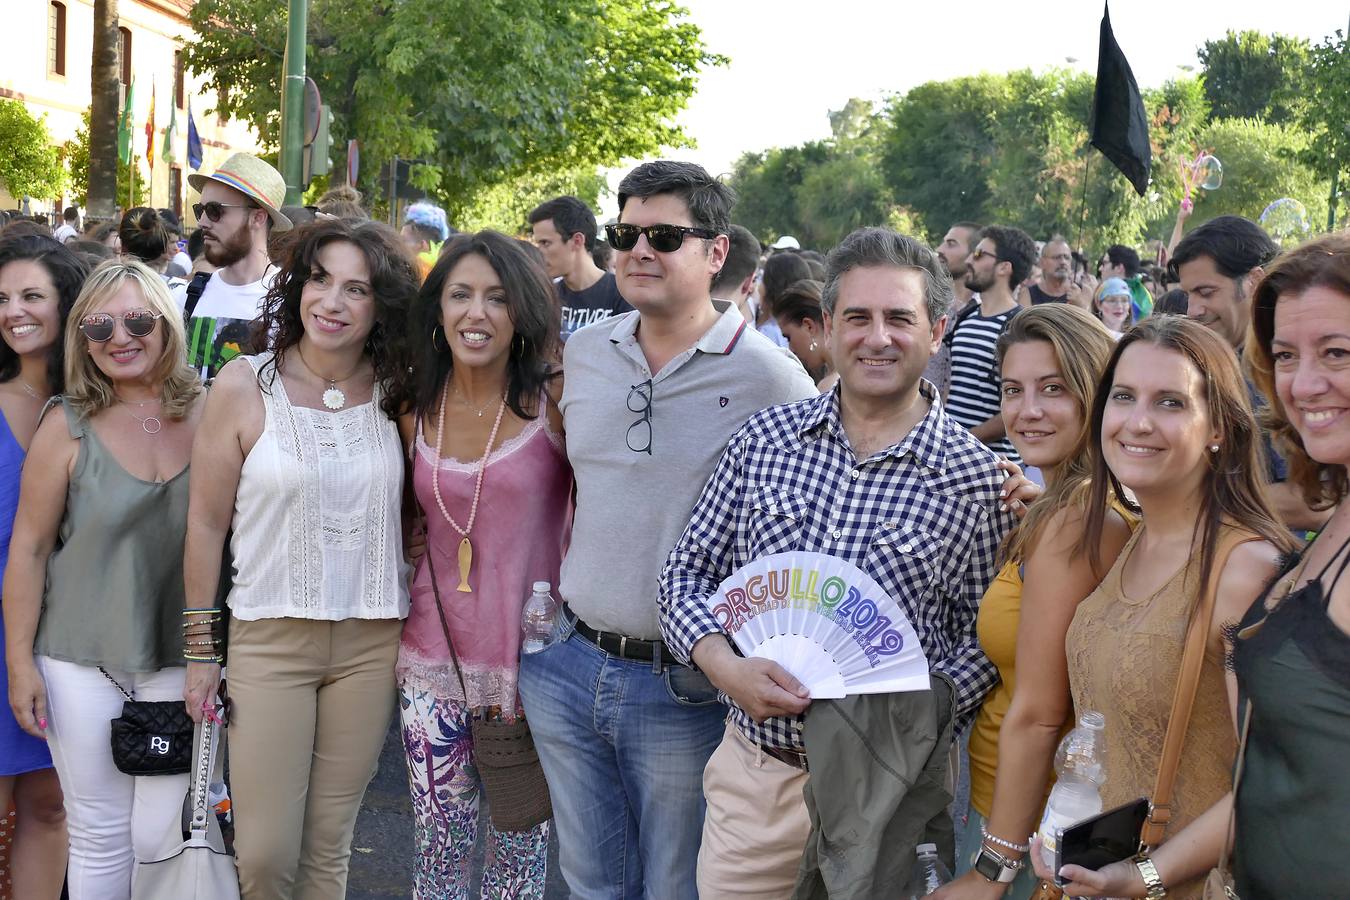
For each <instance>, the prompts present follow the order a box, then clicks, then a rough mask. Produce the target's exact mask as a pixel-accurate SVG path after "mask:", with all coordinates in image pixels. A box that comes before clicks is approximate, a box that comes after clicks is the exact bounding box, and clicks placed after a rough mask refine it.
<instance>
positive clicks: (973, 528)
mask: <svg viewBox="0 0 1350 900" xmlns="http://www.w3.org/2000/svg"><path fill="white" fill-rule="evenodd" d="M569 346H570V345H569ZM920 385H921V386H920V390H921V391H922V392H923V395H924V398H925V399H926V400H927V401H928V402H929V403H930V404H931V409H929V411H928V413H927V415H925V416H924V417H923V419H922V420H920V421H919V424H917V425H915V426H914V428H913V430H911V431H910V433H909V434H908V435H906V436H905V437H904V438H903V439H901V440H900V441H899V442H897V443H896V444H893V445H892V446H890V447H887V448H885V449H884V450H879V451H877V452H876V453H873V454H872V455H871V456H869V457H867V458H866V459H858V458H857V457H856V456H855V455H854V453H853V450H852V448H851V447H850V446H849V441H848V435H847V434H846V433H845V432H844V426H843V422H842V421H841V419H840V417H839V389H838V388H836V389H835V390H833V391H830V392H829V393H827V394H822V395H820V396H819V397H813V398H811V399H809V400H802V401H800V402H798V403H790V404H787V405H784V406H773V407H770V408H769V409H766V410H764V411H763V412H761V413H759V414H758V415H755V416H753V417H752V418H751V419H750V421H749V422H747V423H746V425H745V427H743V428H741V430H740V431H738V432H737V433H736V434H735V435H734V436H733V437H732V439H731V441H730V443H729V444H728V445H727V449H726V452H725V453H723V454H722V459H721V461H720V462H718V464H717V469H716V471H714V472H713V475H712V478H710V479H709V480H708V483H707V485H706V486H705V487H704V489H703V494H702V496H701V497H700V498H699V500H698V504H697V505H696V506H695V507H694V512H693V515H692V516H691V518H690V520H689V527H688V528H687V529H686V530H685V532H684V535H683V536H682V537H681V538H680V540H679V541H678V542H677V543H676V544H675V548H674V549H673V550H672V551H671V553H670V557H669V559H668V560H667V561H666V566H665V570H664V571H663V572H662V573H661V579H660V612H661V633H662V635H663V636H664V638H665V640H666V644H667V646H668V647H669V648H670V651H671V652H672V653H673V654H674V655H675V656H676V657H677V658H678V659H679V660H680V661H681V662H688V661H689V658H690V653H691V652H692V651H693V648H694V645H695V644H697V643H698V642H699V640H700V639H702V638H704V637H706V636H707V635H711V634H717V633H718V632H720V631H721V630H722V629H721V627H720V626H719V625H718V623H717V619H716V618H715V617H714V616H713V614H712V611H711V609H710V608H709V606H708V602H707V598H708V597H709V596H711V595H712V594H714V593H715V592H716V591H717V587H718V585H719V584H721V582H722V580H723V579H725V578H726V577H727V576H728V575H730V574H731V573H732V572H735V571H736V570H737V569H739V568H740V567H741V566H743V565H745V564H746V563H748V562H750V561H752V560H756V559H760V558H761V557H764V556H768V555H770V554H773V553H783V552H787V551H790V550H807V551H815V552H819V553H827V554H829V555H831V556H834V557H837V558H839V559H842V560H846V561H848V562H850V563H853V564H854V565H856V566H857V567H858V568H860V569H862V570H863V571H864V572H866V573H867V574H868V575H870V576H872V578H873V579H875V580H876V582H877V584H878V585H880V586H881V587H882V589H884V590H885V591H886V593H888V594H890V595H891V597H893V598H894V599H895V601H896V603H898V604H899V605H900V608H901V609H903V610H904V611H905V614H906V615H907V616H908V617H909V620H910V622H911V624H913V626H914V630H915V632H916V633H917V634H918V638H919V643H920V644H921V645H922V646H923V650H924V655H925V656H927V657H928V663H929V666H930V670H931V671H933V672H937V673H941V674H942V675H943V676H945V677H947V678H949V679H950V680H951V682H952V684H953V685H954V687H955V691H954V693H955V695H956V705H957V715H958V725H960V724H962V723H964V722H966V721H969V720H970V718H971V717H972V716H973V715H974V713H975V711H976V710H977V709H978V708H979V705H980V703H981V702H982V701H983V700H984V696H985V694H987V693H988V692H989V689H990V688H992V687H993V686H994V684H995V682H997V680H998V674H997V672H996V670H995V669H994V666H993V664H992V663H990V662H989V659H988V658H987V657H986V656H985V654H984V651H983V650H981V649H980V645H979V641H978V640H977V639H976V636H975V613H976V610H977V609H978V608H979V604H980V598H981V597H982V596H984V592H985V589H986V588H987V587H988V586H989V582H990V580H991V579H992V578H993V576H994V572H995V565H994V563H995V557H996V556H997V555H998V548H999V544H1000V542H1002V540H1003V536H1004V535H1005V534H1007V532H1008V530H1009V529H1010V528H1011V527H1012V525H1013V518H1012V516H1011V514H1009V513H1006V512H1002V511H1001V510H999V508H998V505H999V498H998V492H999V488H1000V487H1001V486H1002V484H1003V473H1002V472H1001V471H1000V470H999V469H997V468H995V462H996V460H995V458H994V455H993V454H992V453H990V452H989V450H988V449H986V448H985V447H984V446H982V445H981V444H980V442H979V441H977V440H975V439H974V438H973V437H971V435H970V433H969V432H967V431H966V430H965V429H963V428H961V427H960V426H959V425H957V424H956V423H955V422H953V421H952V420H951V419H950V418H949V417H948V416H947V415H946V414H945V413H944V412H943V409H942V404H941V401H939V400H938V398H937V392H936V391H935V390H934V388H933V386H932V385H931V384H929V383H927V382H920ZM722 700H723V702H725V703H727V704H728V705H729V706H730V707H731V721H732V722H733V723H734V724H735V725H736V726H737V727H738V728H740V729H741V731H742V732H743V733H744V734H745V735H746V736H747V737H749V738H750V739H751V740H752V741H756V742H758V743H760V744H767V745H769V746H772V747H780V748H784V749H798V750H800V749H801V723H802V718H801V717H800V716H791V717H776V718H772V719H769V720H767V721H765V722H763V723H757V722H755V721H754V720H753V719H751V718H750V716H749V715H747V714H746V713H745V711H744V710H742V709H741V708H740V707H738V706H736V705H735V704H734V703H732V702H731V700H730V699H729V698H728V697H727V696H726V695H725V694H723V695H722Z"/></svg>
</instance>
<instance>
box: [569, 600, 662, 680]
mask: <svg viewBox="0 0 1350 900" xmlns="http://www.w3.org/2000/svg"><path fill="white" fill-rule="evenodd" d="M568 613H569V614H570V615H571V616H572V618H573V620H574V624H573V629H574V630H575V631H576V633H577V634H579V635H581V636H582V637H584V638H585V639H586V640H588V641H590V642H591V643H592V644H594V645H595V646H597V647H599V648H600V649H601V650H603V651H605V652H606V653H608V654H609V655H610V656H617V657H619V658H620V659H633V660H638V661H639V662H653V661H654V660H655V659H656V655H657V653H660V654H661V662H662V664H664V665H671V666H676V665H680V662H679V660H677V659H676V658H675V657H674V656H672V655H671V652H670V650H669V649H668V648H667V647H666V645H665V644H663V643H662V642H661V641H644V640H640V639H638V638H632V637H628V636H627V635H623V634H615V633H614V632H612V631H597V630H596V629H594V628H592V627H591V626H589V625H587V624H586V623H585V622H583V621H581V619H580V618H578V617H577V614H576V613H574V612H572V611H571V610H570V609H569V610H568Z"/></svg>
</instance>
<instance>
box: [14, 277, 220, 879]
mask: <svg viewBox="0 0 1350 900" xmlns="http://www.w3.org/2000/svg"><path fill="white" fill-rule="evenodd" d="M70 320H71V322H72V323H74V322H78V323H79V326H78V328H69V329H67V331H66V335H65V393H64V395H63V397H62V399H61V403H60V408H59V409H58V408H53V409H52V410H50V411H49V414H48V415H46V416H45V417H44V418H43V419H42V422H41V424H40V425H38V429H37V433H36V434H35V435H34V437H33V442H32V445H31V446H30V448H29V449H30V452H29V454H28V458H27V461H26V462H25V465H24V471H23V487H22V492H21V495H20V499H19V511H18V516H17V517H16V519H15V522H14V536H13V539H12V541H11V543H10V558H9V566H8V568H7V570H6V572H5V584H4V598H5V617H6V627H7V629H8V631H9V642H8V651H9V670H10V692H9V693H10V706H11V708H12V709H13V710H14V713H15V715H16V716H17V717H18V719H19V724H21V725H22V726H23V728H24V730H25V731H28V732H29V733H30V734H33V735H35V736H38V737H46V739H47V745H48V747H49V748H50V749H51V754H52V760H53V761H54V762H55V764H56V770H57V772H58V773H59V775H60V779H61V786H62V788H63V790H64V792H65V797H66V800H65V804H66V817H67V821H68V823H69V829H70V871H69V880H68V883H69V887H70V896H71V898H72V900H87V898H109V900H114V898H126V897H128V896H129V895H130V892H131V880H132V868H133V863H134V862H135V860H136V859H138V858H139V859H144V858H148V857H151V856H153V855H155V854H157V853H159V852H160V851H161V850H162V849H163V848H164V846H165V844H166V843H169V844H172V843H175V842H177V841H178V840H181V837H180V833H179V824H178V823H179V815H178V813H179V810H180V809H181V807H182V802H183V795H184V793H185V792H186V790H187V781H188V778H187V775H159V776H154V777H149V776H140V777H132V776H129V775H125V774H123V773H122V772H121V771H119V770H118V769H117V768H116V767H115V766H114V763H113V758H112V752H111V747H110V736H109V734H110V724H109V723H110V722H111V720H112V719H114V718H116V717H117V716H118V715H119V714H120V713H121V711H122V703H123V701H124V700H126V699H128V697H134V698H135V699H136V700H141V701H156V700H173V699H176V698H178V697H181V696H182V693H183V677H184V669H183V659H182V644H181V643H180V641H181V638H180V624H179V623H180V620H181V617H182V616H181V613H182V608H183V563H182V555H181V553H179V552H177V551H176V549H175V548H177V547H180V546H181V545H182V542H183V534H184V531H185V529H186V523H187V503H188V461H189V453H190V450H191V447H192V439H193V437H194V435H195V433H196V431H197V426H198V424H199V422H200V419H201V406H202V404H201V403H199V402H198V401H199V399H200V397H201V394H202V386H201V383H200V382H199V381H198V379H197V376H196V374H195V373H194V372H193V371H192V370H191V369H188V368H187V366H186V365H185V364H184V362H183V349H184V336H183V325H182V319H181V317H180V316H179V315H178V311H177V310H176V309H175V308H174V305H173V301H172V300H171V299H170V297H169V292H168V289H167V288H166V287H165V285H164V281H163V280H162V279H161V278H160V277H159V275H157V274H156V273H155V272H153V271H151V270H150V269H148V268H146V267H145V266H144V265H142V264H141V263H139V262H118V261H112V260H110V261H108V262H106V263H104V264H103V265H101V266H99V267H98V268H97V269H95V270H94V271H93V273H92V274H90V276H89V278H88V280H86V281H85V283H84V287H83V289H82V290H81V292H80V295H79V298H78V299H77V300H76V301H75V305H74V308H73V309H72V310H71V314H70Z"/></svg>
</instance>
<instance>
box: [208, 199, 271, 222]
mask: <svg viewBox="0 0 1350 900" xmlns="http://www.w3.org/2000/svg"><path fill="white" fill-rule="evenodd" d="M258 208H259V207H256V206H253V205H252V204H250V203H220V202H217V201H215V200H212V201H210V202H208V203H194V204H192V214H193V215H194V216H196V217H197V220H198V221H201V219H202V217H203V216H205V217H206V218H207V219H210V220H211V221H212V222H219V221H220V220H221V218H222V217H223V216H224V215H225V210H227V209H258Z"/></svg>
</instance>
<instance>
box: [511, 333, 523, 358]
mask: <svg viewBox="0 0 1350 900" xmlns="http://www.w3.org/2000/svg"><path fill="white" fill-rule="evenodd" d="M516 341H520V350H518V351H517V353H516V355H517V356H524V355H525V335H523V334H521V333H520V332H519V331H517V332H516V336H515V338H513V339H512V341H511V343H512V344H513V345H514V344H515V342H516Z"/></svg>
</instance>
